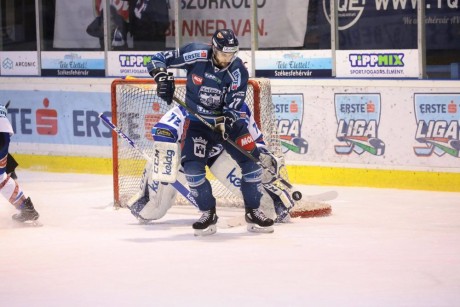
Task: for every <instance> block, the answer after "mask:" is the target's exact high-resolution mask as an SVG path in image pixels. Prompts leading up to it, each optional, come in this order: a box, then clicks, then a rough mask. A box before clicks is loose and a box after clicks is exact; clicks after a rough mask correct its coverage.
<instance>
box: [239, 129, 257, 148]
mask: <svg viewBox="0 0 460 307" xmlns="http://www.w3.org/2000/svg"><path fill="white" fill-rule="evenodd" d="M236 143H237V144H238V146H240V147H241V148H243V149H244V150H246V151H253V150H254V148H255V147H256V144H255V143H254V139H253V138H252V136H251V135H250V134H249V133H248V134H244V135H242V136H240V137H239V138H237V139H236Z"/></svg>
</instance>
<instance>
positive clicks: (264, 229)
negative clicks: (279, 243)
mask: <svg viewBox="0 0 460 307" xmlns="http://www.w3.org/2000/svg"><path fill="white" fill-rule="evenodd" d="M247 229H248V231H249V232H255V233H272V232H274V231H275V228H273V226H268V227H260V226H259V225H257V224H250V223H248V228H247Z"/></svg>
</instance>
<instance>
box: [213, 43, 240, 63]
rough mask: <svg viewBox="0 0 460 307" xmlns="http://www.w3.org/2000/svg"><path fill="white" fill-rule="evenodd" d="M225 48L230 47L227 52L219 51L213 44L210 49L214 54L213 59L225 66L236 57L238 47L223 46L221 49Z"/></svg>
mask: <svg viewBox="0 0 460 307" xmlns="http://www.w3.org/2000/svg"><path fill="white" fill-rule="evenodd" d="M226 48H227V50H229V49H230V50H232V51H229V52H225V51H220V50H218V49H217V48H216V47H215V46H213V48H212V51H213V54H214V59H215V61H216V62H217V64H220V65H224V66H226V65H228V64H229V63H231V62H233V60H234V59H235V58H236V54H237V52H238V47H224V48H223V49H224V50H225V49H226Z"/></svg>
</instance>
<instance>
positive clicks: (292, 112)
mask: <svg viewBox="0 0 460 307" xmlns="http://www.w3.org/2000/svg"><path fill="white" fill-rule="evenodd" d="M272 97H273V104H274V107H275V115H276V126H277V131H278V134H279V136H280V141H281V145H282V150H283V152H284V153H286V152H288V151H292V152H294V153H297V154H306V153H307V152H308V142H307V140H305V139H304V138H302V135H301V133H302V121H303V95H302V94H278V95H272Z"/></svg>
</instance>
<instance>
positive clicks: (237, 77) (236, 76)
mask: <svg viewBox="0 0 460 307" xmlns="http://www.w3.org/2000/svg"><path fill="white" fill-rule="evenodd" d="M232 76H233V82H232V90H236V89H238V87H239V86H240V84H241V71H240V69H239V68H238V69H237V70H235V71H233V72H232Z"/></svg>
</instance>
